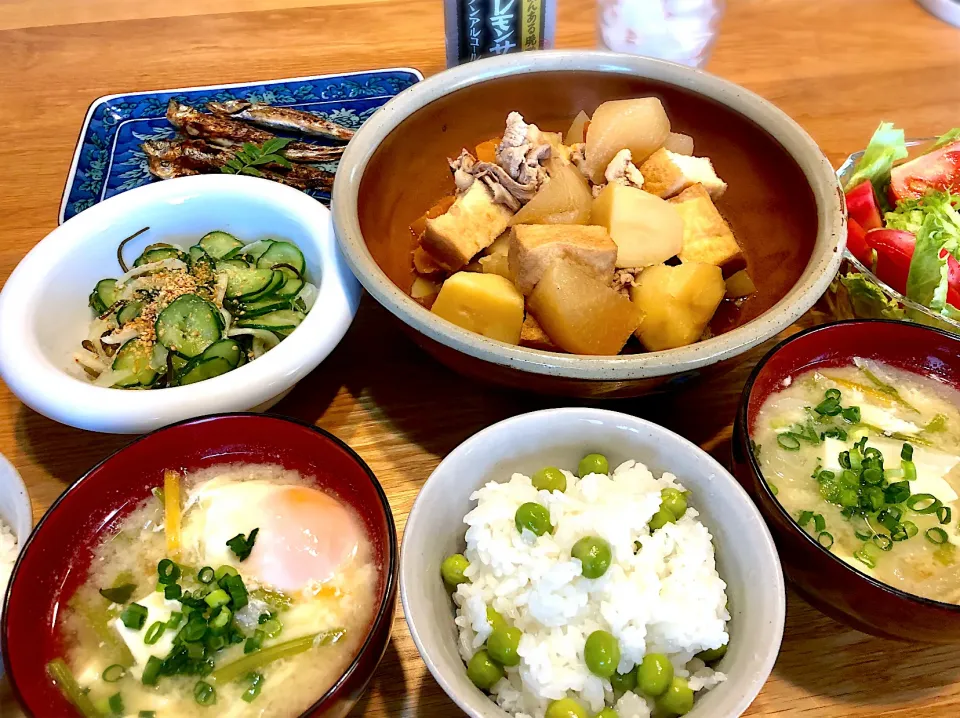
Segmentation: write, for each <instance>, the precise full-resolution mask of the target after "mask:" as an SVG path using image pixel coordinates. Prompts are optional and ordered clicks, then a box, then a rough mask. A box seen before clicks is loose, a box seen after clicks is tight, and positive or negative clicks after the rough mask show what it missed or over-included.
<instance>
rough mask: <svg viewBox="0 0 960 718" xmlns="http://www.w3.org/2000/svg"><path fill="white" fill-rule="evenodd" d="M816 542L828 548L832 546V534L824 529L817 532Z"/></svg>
mask: <svg viewBox="0 0 960 718" xmlns="http://www.w3.org/2000/svg"><path fill="white" fill-rule="evenodd" d="M817 543H818V544H820V545H821V546H823V547H824V548H827V549H828V548H830V547H831V546H833V535H832V534H830V533H827V532H826V531H821V532H820V533H819V534H817Z"/></svg>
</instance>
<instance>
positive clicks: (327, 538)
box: [244, 486, 360, 593]
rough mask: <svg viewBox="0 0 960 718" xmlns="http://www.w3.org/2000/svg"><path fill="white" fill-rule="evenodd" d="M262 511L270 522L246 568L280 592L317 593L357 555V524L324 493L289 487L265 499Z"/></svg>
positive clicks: (358, 537)
mask: <svg viewBox="0 0 960 718" xmlns="http://www.w3.org/2000/svg"><path fill="white" fill-rule="evenodd" d="M260 510H261V511H262V515H263V516H264V518H265V522H264V523H263V524H261V525H260V532H259V534H258V535H257V542H256V546H255V547H254V550H253V551H252V552H251V554H250V557H249V558H248V559H247V560H246V561H245V562H244V565H245V566H246V567H247V569H248V570H249V571H250V572H251V573H252V574H253V575H255V576H257V577H258V578H259V579H260V580H261V581H263V582H264V583H266V584H269V585H271V586H273V587H274V588H276V589H279V590H280V591H283V592H285V593H291V592H295V591H300V590H303V589H311V588H312V589H314V590H315V589H316V585H317V584H320V583H323V582H325V581H329V580H330V579H331V578H333V577H334V576H335V575H336V573H337V572H338V570H339V569H340V567H342V566H344V565H346V564H347V563H349V562H350V561H351V560H353V558H354V556H355V555H356V553H357V550H358V546H359V543H360V536H359V533H358V532H359V527H358V526H357V522H356V520H355V519H354V518H353V517H352V516H351V515H350V513H349V512H348V511H347V509H345V508H344V507H343V506H341V505H340V503H338V502H337V501H336V500H335V499H332V498H330V497H329V496H327V495H326V494H324V493H323V492H321V491H317V490H315V489H311V488H307V487H303V486H286V487H283V488H282V489H280V490H278V491H272V492H270V494H268V495H267V496H265V497H264V499H263V503H262V504H261V506H260Z"/></svg>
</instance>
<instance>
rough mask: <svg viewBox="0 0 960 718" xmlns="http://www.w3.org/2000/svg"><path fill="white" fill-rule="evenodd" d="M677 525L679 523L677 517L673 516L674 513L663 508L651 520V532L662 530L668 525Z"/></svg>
mask: <svg viewBox="0 0 960 718" xmlns="http://www.w3.org/2000/svg"><path fill="white" fill-rule="evenodd" d="M675 523H677V517H676V516H674V515H673V512H672V511H670V509H665V508H663V507H662V506H661V507H660V510H659V511H657V513H655V514H654V515H653V518H652V519H650V530H651V531H656V530H657V529H662V528H663V527H664V526H666V525H667V524H675Z"/></svg>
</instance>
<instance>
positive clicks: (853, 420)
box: [840, 406, 860, 424]
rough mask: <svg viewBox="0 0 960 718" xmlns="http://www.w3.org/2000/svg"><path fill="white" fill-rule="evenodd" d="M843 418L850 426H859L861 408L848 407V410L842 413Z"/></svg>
mask: <svg viewBox="0 0 960 718" xmlns="http://www.w3.org/2000/svg"><path fill="white" fill-rule="evenodd" d="M840 414H841V415H842V416H843V420H844V421H846V422H847V423H849V424H859V423H860V407H859V406H848V407H847V408H846V409H844V410H843V411H841V412H840Z"/></svg>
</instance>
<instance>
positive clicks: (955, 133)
mask: <svg viewBox="0 0 960 718" xmlns="http://www.w3.org/2000/svg"><path fill="white" fill-rule="evenodd" d="M954 140H960V127H954V128H953V129H952V130H948V131H947V132H945V133H943V134H942V135H940V136H939V137H938V138H937V141H936V142H934V143H933V147H931V148H930V149H929V150H928V152H933V151H934V150H937V149H940V148H941V147H943V146H944V145H949V144H950V143H951V142H953V141H954Z"/></svg>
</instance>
